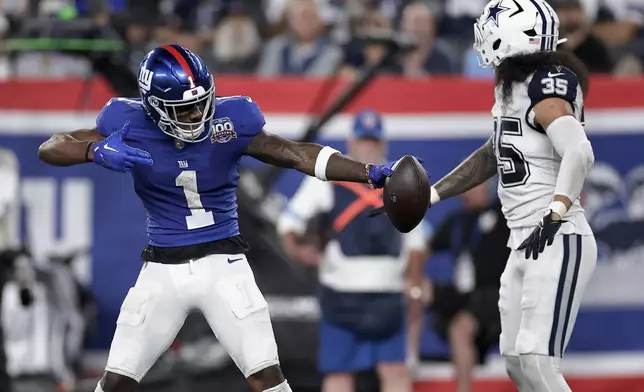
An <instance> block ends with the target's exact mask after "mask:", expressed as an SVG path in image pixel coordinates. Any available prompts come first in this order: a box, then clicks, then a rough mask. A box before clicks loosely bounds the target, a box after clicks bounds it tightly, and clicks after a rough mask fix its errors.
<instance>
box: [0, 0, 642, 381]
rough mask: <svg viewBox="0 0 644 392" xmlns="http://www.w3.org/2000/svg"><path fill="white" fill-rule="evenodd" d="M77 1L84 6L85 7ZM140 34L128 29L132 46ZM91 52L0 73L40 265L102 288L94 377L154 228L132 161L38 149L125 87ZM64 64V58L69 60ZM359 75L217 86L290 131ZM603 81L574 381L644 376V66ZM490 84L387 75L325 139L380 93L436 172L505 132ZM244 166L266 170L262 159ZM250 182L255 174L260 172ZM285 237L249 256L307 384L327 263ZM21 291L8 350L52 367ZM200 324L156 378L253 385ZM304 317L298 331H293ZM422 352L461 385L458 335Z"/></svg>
mask: <svg viewBox="0 0 644 392" xmlns="http://www.w3.org/2000/svg"><path fill="white" fill-rule="evenodd" d="M116 3H118V2H116ZM122 3H123V4H125V3H126V2H122ZM142 3H143V2H142ZM77 12H80V13H81V16H82V12H83V8H82V7H80V8H78V9H77ZM78 19H79V20H80V19H82V17H79V18H78ZM469 31H470V30H469V26H468V30H467V33H468V34H469ZM182 39H185V37H183V38H182ZM0 42H1V41H0ZM7 42H10V43H11V42H13V45H14V47H9V48H8V49H7V47H3V49H6V50H7V52H6V53H12V54H15V53H16V52H18V53H30V52H31V49H30V50H26V49H28V48H26V47H22V48H19V46H20V45H26V46H29V45H32V44H34V43H33V42H32V43H31V44H29V43H27V44H25V42H22V43H17V41H7ZM114 42H119V41H118V40H116V41H114ZM41 44H42V43H41ZM50 44H51V42H50ZM38 45H40V44H38ZM9 46H11V45H9ZM133 46H134V45H132V44H131V43H130V46H129V48H130V49H131V48H132V47H133ZM32 49H33V48H32ZM40 49H43V48H40ZM121 50H122V48H121V49H117V51H116V53H122V51H121ZM86 52H87V50H85V49H83V53H84V54H83V56H86V57H83V58H84V59H87V58H91V55H89V56H88V55H87V54H86ZM135 52H136V51H131V52H128V53H129V54H132V53H135ZM35 53H36V54H38V53H39V52H35ZM132 56H134V54H132ZM64 61H66V60H64ZM83 61H84V62H88V60H83ZM88 63H89V64H93V65H94V72H92V71H91V68H92V66H91V65H90V66H89V71H88V69H84V68H82V67H81V70H80V71H78V72H76V71H74V70H70V71H69V72H64V73H63V74H62V75H46V74H42V73H39V72H35V74H34V73H32V74H29V72H27V71H24V74H22V75H21V72H23V71H20V68H19V67H18V68H17V69H16V68H14V70H13V72H7V74H6V75H5V77H4V80H0V147H4V148H9V149H10V150H12V151H13V152H14V153H15V154H16V156H17V158H18V160H19V163H20V171H21V204H22V205H21V214H20V219H19V222H18V223H17V224H18V227H19V233H20V238H21V240H22V241H23V242H24V243H25V244H28V246H29V248H30V249H31V251H32V254H33V256H34V261H35V263H36V264H37V265H38V267H39V268H41V269H43V270H46V269H47V268H48V263H49V261H48V260H49V259H51V256H52V255H54V254H55V255H66V254H69V255H72V254H74V255H75V256H74V261H73V265H74V269H75V271H76V272H77V274H78V277H79V280H80V281H81V282H82V283H83V284H84V285H86V286H87V287H89V289H90V291H91V292H92V293H93V295H94V298H95V301H96V306H97V310H98V315H97V321H96V323H94V324H92V325H91V326H90V329H89V330H88V332H87V335H88V336H87V339H86V343H87V344H86V352H85V354H84V357H83V373H82V374H81V376H82V377H81V378H86V379H87V380H89V381H88V383H87V384H85V385H91V384H92V383H95V378H96V377H97V376H98V374H100V370H101V367H102V365H103V364H104V361H105V349H106V348H107V347H108V346H109V342H110V340H111V336H112V333H113V331H114V324H115V320H116V316H117V314H118V309H119V307H120V304H121V302H122V300H123V298H124V296H125V294H126V292H127V289H128V288H129V287H130V286H131V285H132V284H133V282H134V280H135V278H136V275H137V273H138V271H139V269H140V266H141V262H140V261H139V255H140V251H141V249H142V247H143V245H144V244H145V243H146V235H145V218H144V217H145V212H144V210H143V208H142V206H141V203H140V202H139V200H138V199H137V198H136V196H135V194H134V192H133V191H132V189H131V187H130V183H131V180H130V179H129V178H128V176H123V175H118V174H115V173H111V172H108V171H105V170H98V169H96V168H94V167H91V166H89V165H85V166H79V167H72V168H66V169H59V168H52V167H49V166H46V165H44V164H42V163H40V162H39V161H38V159H37V156H36V151H37V147H38V145H39V144H40V143H42V142H43V141H44V140H46V138H48V137H49V136H50V135H51V134H53V133H55V132H59V131H69V130H73V129H77V128H89V127H92V125H93V123H94V119H95V116H96V114H97V112H98V110H100V108H101V107H102V105H103V104H104V103H105V102H107V100H108V99H109V98H110V97H112V96H114V95H118V94H117V93H116V92H115V90H114V80H110V79H111V78H112V77H111V76H113V75H110V69H112V68H110V67H108V71H107V72H103V75H101V72H100V71H97V69H96V67H95V64H96V62H95V59H90V60H89V62H88ZM59 66H60V67H65V65H64V64H63V63H61V65H59ZM0 68H1V67H0ZM72 68H73V67H72ZM215 72H217V68H215ZM450 73H452V74H454V73H456V72H450ZM112 79H113V78H112ZM110 81H111V82H112V83H109V82H110ZM351 83H352V78H351V77H349V78H344V77H343V78H336V77H330V79H329V78H311V77H306V76H291V75H289V76H282V77H280V76H277V77H273V78H261V77H257V76H255V75H252V74H246V75H225V74H224V75H219V74H217V77H216V84H217V94H218V95H249V96H251V97H253V99H254V100H255V101H256V102H258V104H259V105H260V107H261V108H262V109H263V111H264V112H265V114H266V118H267V127H266V128H267V130H268V131H270V132H274V133H277V134H280V135H282V136H285V137H288V138H293V139H298V138H300V137H302V136H303V133H304V131H305V130H306V127H307V125H308V124H309V120H310V119H311V118H312V109H315V110H317V111H319V108H322V107H325V106H328V105H329V104H330V103H332V102H333V101H334V100H335V99H336V98H337V96H338V95H339V94H340V92H341V91H343V90H344V89H345V88H346V87H348V86H349V85H350V84H351ZM591 83H592V87H591V93H590V97H589V99H588V101H587V106H586V124H587V131H588V134H589V136H590V139H591V141H592V143H593V146H594V150H595V155H596V162H597V163H596V168H595V170H594V171H593V173H592V175H591V176H590V178H589V180H588V183H587V186H586V190H585V195H584V197H585V202H586V205H587V207H588V216H589V219H590V220H591V224H593V227H594V229H595V232H596V234H597V238H598V242H599V245H600V261H599V263H598V266H597V270H596V272H595V275H594V278H593V281H592V283H591V285H590V287H589V288H588V292H587V294H586V298H585V301H584V304H583V308H582V311H581V314H580V316H579V319H578V323H577V327H576V330H575V332H574V334H573V336H572V341H571V343H570V348H569V354H568V356H567V359H566V361H564V365H563V370H564V372H565V374H566V376H567V377H568V378H570V379H572V380H573V381H572V383H571V385H572V387H573V389H574V390H575V391H644V334H643V333H642V331H644V285H642V284H641V280H642V279H643V277H644V160H643V159H642V151H644V78H642V77H640V76H637V75H635V76H628V77H624V76H620V77H616V76H610V75H597V76H594V77H593V79H592V82H591ZM322 90H324V91H326V94H324V96H325V97H326V98H325V99H324V102H321V101H320V96H321V95H320V92H321V91H322ZM492 99H493V96H492V82H491V81H489V80H487V79H480V80H479V79H471V78H468V77H467V75H465V76H464V75H450V76H443V77H439V78H420V79H413V80H410V79H408V78H406V77H405V76H404V75H403V76H380V77H378V78H377V79H376V80H375V82H373V83H372V84H371V85H369V86H368V87H366V88H365V89H364V90H362V91H361V92H360V93H359V94H358V96H357V98H356V99H354V100H353V101H352V102H350V103H349V105H348V106H347V107H346V108H345V110H343V111H342V113H340V114H339V115H337V116H335V117H334V118H333V119H332V120H331V121H330V122H329V123H328V124H327V125H325V126H324V127H323V128H322V129H321V130H320V132H319V134H318V135H317V140H318V141H320V142H323V143H328V144H330V145H332V146H334V147H336V148H340V149H342V148H343V147H344V144H343V141H344V139H345V138H346V137H347V136H348V135H349V134H350V117H351V114H352V113H354V112H355V111H357V110H360V109H363V108H373V109H375V110H377V111H380V112H382V113H383V114H384V116H385V127H386V130H387V137H388V138H389V140H390V149H389V155H390V156H391V157H397V156H400V155H402V154H413V155H415V156H419V157H422V158H424V160H425V166H426V167H427V168H428V171H429V172H430V174H431V175H432V179H434V180H435V179H438V178H440V177H441V176H442V175H444V174H445V173H446V172H447V171H448V170H449V169H450V168H452V167H453V166H454V165H455V164H457V163H458V162H460V160H461V159H463V158H464V157H465V156H466V155H467V154H469V152H471V151H472V150H474V149H475V148H476V147H477V146H479V145H480V144H481V143H482V142H483V141H484V140H485V139H486V138H487V137H488V136H489V134H490V133H491V132H492V122H491V121H490V116H489V110H490V108H491V105H492ZM244 166H245V167H246V168H248V169H249V173H255V175H257V176H259V178H260V179H261V176H262V173H264V169H265V168H264V167H262V165H259V164H257V163H256V162H253V161H250V160H248V161H244ZM214 169H215V170H216V168H214ZM246 178H251V179H252V178H256V177H253V176H252V175H250V174H249V175H248V176H246ZM301 178H302V177H301V175H299V174H298V173H290V172H289V173H283V174H282V175H281V176H280V177H279V180H278V181H277V182H276V183H275V184H274V185H272V186H271V195H270V196H271V197H270V201H269V202H267V203H265V204H264V205H263V208H262V219H263V220H262V222H264V223H266V222H268V223H267V224H268V226H270V223H271V222H272V220H273V219H274V218H275V216H276V215H277V213H278V212H279V210H280V208H281V206H283V203H284V200H285V198H287V197H288V196H290V195H291V194H292V193H293V192H294V191H295V189H296V188H297V186H298V185H299V182H300V181H301ZM249 181H250V180H249ZM242 182H244V181H242ZM244 186H246V187H247V189H251V190H252V189H253V185H252V181H250V183H249V184H245V185H244ZM249 192H251V193H252V191H249ZM457 208H459V203H458V202H457V201H447V202H444V203H441V204H440V205H437V206H436V207H434V208H431V209H430V210H429V211H428V214H427V219H428V222H430V223H431V224H434V225H436V224H438V223H439V222H440V219H441V218H442V217H443V216H444V215H445V214H446V213H448V212H449V211H452V210H454V209H457ZM248 222H250V223H246V222H244V219H242V230H245V232H247V233H248V232H251V234H249V235H251V236H252V235H254V233H252V231H255V228H256V227H255V226H252V223H253V220H252V219H250V220H248ZM245 224H246V226H244V225H245ZM262 230H266V229H265V228H263V229H262ZM268 231H269V232H270V228H269V229H268ZM260 242H261V241H260ZM267 246H269V247H270V244H269V245H267ZM260 249H261V248H260ZM274 252H275V254H276V255H277V256H275V257H273V254H272V253H271V254H270V257H269V256H268V254H266V253H262V252H259V251H257V252H255V254H252V255H251V263H252V264H253V266H254V268H255V271H256V274H257V275H258V280H259V283H260V287H261V288H262V289H263V291H264V292H265V293H266V295H267V297H268V298H267V299H268V302H269V305H270V306H271V313H272V316H273V317H274V319H275V322H276V334H277V338H278V344H279V345H280V350H281V351H280V352H281V356H282V361H283V362H285V368H286V372H289V370H291V372H290V374H289V373H287V376H288V377H289V378H294V379H295V378H298V379H301V380H300V381H299V382H301V383H302V384H303V385H305V384H307V382H308V383H309V384H313V386H312V387H311V388H313V389H311V390H314V388H315V383H317V382H318V379H317V378H316V377H315V372H314V366H315V362H314V361H315V347H316V342H315V328H314V327H313V325H314V324H313V323H314V322H315V319H316V317H317V303H316V301H315V299H314V297H313V294H314V289H313V288H312V285H311V283H312V282H314V281H315V275H314V273H313V272H312V271H308V270H304V269H302V268H301V267H298V266H294V265H292V264H290V263H289V262H288V261H286V260H284V259H283V258H281V257H279V256H280V254H279V251H274ZM262 255H265V257H262ZM427 273H428V274H430V275H431V276H432V277H434V279H437V280H441V279H450V275H451V260H449V259H446V258H434V259H432V261H431V262H430V263H429V264H428V268H427ZM12 295H13V294H12V292H11V287H9V288H8V289H6V295H5V297H4V301H5V304H4V305H3V323H4V325H5V334H6V335H7V339H8V341H9V342H8V343H9V344H8V347H7V349H8V350H14V351H13V353H14V356H15V358H18V359H19V361H18V362H20V364H16V363H14V365H15V369H14V370H15V371H16V372H17V373H20V374H23V373H24V374H40V373H46V372H51V371H52V370H51V368H52V367H55V366H54V365H52V363H51V352H50V351H51V350H52V348H51V345H50V344H49V343H47V340H48V337H47V334H46V333H43V332H42V330H39V328H38V326H39V325H42V324H43V323H44V324H46V323H47V322H48V321H47V320H48V312H47V309H45V308H38V307H36V308H35V309H33V308H32V309H30V310H24V309H21V308H20V307H18V306H16V305H15V297H12ZM45 295H46V294H45ZM12 301H14V302H12ZM427 317H428V318H430V317H431V314H429V313H428V314H427ZM189 324H190V325H187V326H186V330H185V331H183V333H182V334H181V335H180V338H179V339H178V340H177V344H176V345H173V347H172V348H171V350H170V353H169V354H168V355H167V356H166V357H164V360H163V361H162V363H161V364H159V365H158V366H157V368H156V369H155V371H153V372H151V374H150V379H151V383H154V382H156V381H158V382H165V383H166V384H167V383H168V381H167V380H169V379H170V380H173V382H174V383H175V384H173V386H171V387H168V389H162V388H160V387H159V386H158V385H157V386H156V387H155V389H152V390H168V391H174V390H182V389H181V388H182V387H181V385H183V386H184V387H185V385H193V386H194V385H198V384H196V383H197V382H198V381H195V380H198V379H199V380H201V379H205V378H208V377H211V378H212V377H214V378H218V380H219V381H218V382H220V383H222V384H221V385H225V386H226V387H227V388H229V389H227V390H233V388H232V387H230V386H231V385H233V384H234V385H238V384H239V383H240V381H242V385H243V380H239V379H240V378H241V377H240V376H238V375H237V374H236V372H235V370H234V367H232V366H231V363H230V361H229V360H228V359H227V356H226V354H225V353H222V351H221V349H220V348H219V347H218V346H217V344H216V341H213V338H211V337H209V335H208V333H207V331H205V333H204V329H203V325H200V321H199V320H195V322H194V323H189ZM426 325H429V323H426ZM294 330H298V331H299V333H298V334H297V335H295V334H293V331H294ZM191 331H195V332H194V333H192V332H191ZM12 341H13V346H12ZM421 353H422V356H423V358H424V359H425V360H424V361H423V365H422V366H421V368H420V370H419V372H418V391H449V390H451V389H450V388H453V387H452V386H451V384H450V382H449V380H450V377H451V369H450V366H449V365H448V363H447V362H446V361H445V360H444V359H445V358H446V355H447V353H448V347H447V346H446V345H445V344H444V343H443V342H441V341H440V340H439V339H438V338H437V337H436V335H435V334H434V333H433V331H432V330H431V328H430V327H429V326H428V327H426V330H425V332H424V335H423V340H422V344H421ZM10 366H11V364H10ZM186 369H189V370H186ZM195 369H198V370H199V371H195ZM213 375H214V376H213ZM291 375H292V376H291ZM177 380H180V381H177ZM477 380H478V381H477V382H478V384H479V388H481V389H480V390H481V391H506V390H507V391H510V390H512V388H511V386H510V384H509V382H507V381H506V376H505V374H504V369H503V365H502V362H501V361H500V359H499V358H498V357H497V356H496V355H493V357H492V358H491V360H490V361H489V363H488V364H487V365H485V366H483V367H482V368H481V369H480V370H479V372H478V373H477ZM204 382H206V381H204ZM208 382H210V384H204V385H209V386H212V385H217V384H216V382H217V381H212V380H210V381H208ZM181 383H184V384H181ZM191 383H194V384H191ZM226 383H228V384H226ZM192 388H193V387H191V390H198V389H192ZM81 390H90V388H88V387H85V389H81ZM240 390H243V387H242V389H240ZM302 390H304V387H303V388H302Z"/></svg>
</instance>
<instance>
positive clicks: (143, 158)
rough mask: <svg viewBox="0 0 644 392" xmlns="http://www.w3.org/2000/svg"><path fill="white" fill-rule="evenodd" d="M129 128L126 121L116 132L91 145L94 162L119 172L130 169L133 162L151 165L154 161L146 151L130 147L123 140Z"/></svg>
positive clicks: (128, 123)
mask: <svg viewBox="0 0 644 392" xmlns="http://www.w3.org/2000/svg"><path fill="white" fill-rule="evenodd" d="M129 130H130V122H129V121H128V122H126V123H125V125H123V128H121V129H119V130H118V131H117V132H114V133H113V134H111V135H110V136H108V137H107V138H105V139H103V140H101V141H100V142H96V143H94V146H92V152H93V153H94V163H96V164H97V165H99V166H103V167H104V168H106V169H109V170H113V171H116V172H119V173H126V172H128V171H130V170H131V169H132V167H134V165H135V164H139V165H148V166H149V165H152V163H154V162H153V161H152V157H151V156H150V154H149V153H148V152H147V151H143V150H140V149H138V148H132V147H130V146H128V145H127V144H125V142H124V141H123V139H124V138H125V135H127V133H128V132H129Z"/></svg>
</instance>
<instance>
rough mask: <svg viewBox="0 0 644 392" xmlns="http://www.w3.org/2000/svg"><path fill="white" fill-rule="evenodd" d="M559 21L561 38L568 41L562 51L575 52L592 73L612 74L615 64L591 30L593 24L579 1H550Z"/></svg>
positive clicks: (606, 49)
mask: <svg viewBox="0 0 644 392" xmlns="http://www.w3.org/2000/svg"><path fill="white" fill-rule="evenodd" d="M550 2H551V3H552V5H553V7H554V8H555V11H556V12H557V15H559V20H560V22H561V26H560V28H559V29H560V36H561V37H562V38H566V39H568V41H567V42H566V43H564V44H562V45H561V46H560V50H569V51H571V52H573V53H574V54H575V55H576V56H577V57H579V59H580V60H581V61H583V62H584V64H586V67H588V70H589V71H590V72H592V73H611V72H612V71H613V67H614V63H613V60H612V57H611V54H610V52H609V51H608V48H607V47H606V45H605V44H604V43H603V42H602V40H600V39H599V38H597V37H596V36H595V35H594V34H593V33H592V30H591V27H592V26H591V22H590V20H589V18H588V15H587V14H586V12H585V11H584V9H583V7H582V4H581V3H580V1H579V0H550Z"/></svg>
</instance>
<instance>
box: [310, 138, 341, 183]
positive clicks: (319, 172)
mask: <svg viewBox="0 0 644 392" xmlns="http://www.w3.org/2000/svg"><path fill="white" fill-rule="evenodd" d="M339 153H340V151H338V150H336V149H333V148H331V147H329V146H325V147H324V148H322V149H321V150H320V152H319V153H318V157H317V158H316V159H315V177H317V179H318V180H320V181H326V180H327V179H326V166H327V164H328V163H329V159H330V158H331V155H333V154H339Z"/></svg>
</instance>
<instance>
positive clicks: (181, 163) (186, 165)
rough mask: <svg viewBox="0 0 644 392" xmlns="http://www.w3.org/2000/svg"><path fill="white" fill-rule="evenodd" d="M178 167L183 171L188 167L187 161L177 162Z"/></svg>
mask: <svg viewBox="0 0 644 392" xmlns="http://www.w3.org/2000/svg"><path fill="white" fill-rule="evenodd" d="M178 163H179V167H180V168H182V169H185V168H187V167H188V161H178Z"/></svg>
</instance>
